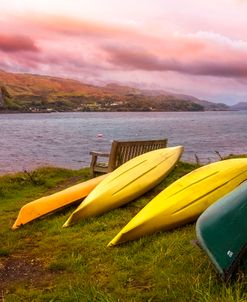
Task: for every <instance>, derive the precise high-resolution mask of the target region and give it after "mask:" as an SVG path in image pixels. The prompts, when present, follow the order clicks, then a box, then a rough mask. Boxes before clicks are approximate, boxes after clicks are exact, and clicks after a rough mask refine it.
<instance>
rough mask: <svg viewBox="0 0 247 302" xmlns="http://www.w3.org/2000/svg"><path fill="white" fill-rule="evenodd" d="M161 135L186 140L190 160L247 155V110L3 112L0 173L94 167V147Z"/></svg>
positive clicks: (175, 141) (171, 143) (170, 140)
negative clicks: (113, 141)
mask: <svg viewBox="0 0 247 302" xmlns="http://www.w3.org/2000/svg"><path fill="white" fill-rule="evenodd" d="M161 138H167V139H168V146H175V145H183V146H184V147H185V151H184V154H183V157H182V160H185V161H191V162H195V158H196V157H197V158H198V159H199V160H200V162H202V163H208V162H211V161H216V160H218V159H219V156H218V155H217V152H219V154H220V155H221V156H225V155H228V154H231V153H234V154H243V153H244V154H247V111H225V112H75V113H71V112H67V113H47V114H46V113H42V114H39V113H36V114H31V113H30V114H21V113H19V114H0V174H4V173H8V172H15V171H23V170H31V169H33V168H36V167H38V166H43V165H53V166H59V167H65V168H72V169H79V168H81V167H86V166H89V163H90V155H89V152H90V151H91V150H97V151H109V150H110V146H111V141H112V140H113V139H116V140H139V139H140V140H141V139H148V140H149V139H161Z"/></svg>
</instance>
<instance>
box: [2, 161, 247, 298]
mask: <svg viewBox="0 0 247 302" xmlns="http://www.w3.org/2000/svg"><path fill="white" fill-rule="evenodd" d="M195 168H196V166H195V165H194V164H189V163H179V164H178V166H177V167H176V169H175V170H174V171H173V172H172V173H171V174H170V175H169V177H168V178H167V179H166V180H164V181H163V182H162V183H161V184H160V185H158V186H157V187H156V188H154V189H153V190H152V191H150V192H148V193H146V194H145V195H144V196H142V197H141V198H139V199H138V200H136V201H134V202H132V203H130V204H128V205H127V206H125V207H122V208H120V209H116V210H113V211H111V212H109V213H107V214H105V215H102V216H100V217H97V218H91V219H88V220H86V221H81V222H80V223H79V224H77V225H75V226H73V227H70V228H65V229H64V228H62V225H63V223H64V222H65V221H66V220H67V218H68V216H69V215H70V214H71V213H72V211H73V210H74V209H75V207H73V206H72V207H70V208H68V209H64V210H62V211H60V212H57V213H54V214H52V215H48V216H46V217H44V218H42V219H37V220H36V221H33V222H32V223H29V224H27V225H25V226H23V227H21V228H20V229H18V230H16V231H12V230H11V229H10V228H11V226H12V224H13V223H14V221H15V219H16V217H17V214H18V211H19V209H20V207H21V206H22V205H24V204H26V203H27V202H30V201H32V200H34V199H36V198H39V197H41V196H44V195H48V194H51V193H54V192H56V191H59V190H61V189H63V188H65V187H68V186H71V185H73V184H75V183H77V182H80V181H82V180H86V179H88V178H89V171H88V169H82V170H78V171H70V170H65V169H58V168H42V169H38V170H36V171H34V172H26V173H19V174H15V175H7V176H3V177H0V219H1V220H0V238H1V241H0V297H1V292H2V293H3V296H4V301H5V302H9V301H13V302H18V301H28V302H29V301H38V302H39V301H71V302H74V301H89V302H90V301H97V302H115V301H134V302H139V301H140V302H141V301H155V302H156V301H162V302H163V301H168V302H169V301H174V302H177V301H178V302H179V301H203V302H211V301H212V302H222V301H226V302H228V301H229V302H233V301H234V302H236V301H237V302H238V301H247V291H246V289H247V283H246V280H245V279H242V280H241V281H240V280H239V281H237V282H235V283H232V284H230V285H228V286H226V285H224V284H223V283H222V282H221V281H219V279H218V278H217V276H216V273H215V271H214V269H213V266H212V264H211V263H210V261H209V260H208V258H207V257H206V255H205V254H204V253H203V252H202V250H200V249H199V248H198V247H197V246H195V245H194V244H192V243H191V241H192V240H194V239H195V237H196V236H195V225H194V224H191V225H187V226H185V227H183V228H179V229H176V230H174V231H171V232H159V233H156V234H153V235H150V236H146V237H143V238H141V239H139V240H136V241H133V242H129V243H126V244H123V245H120V246H116V247H114V248H107V247H106V246H107V244H108V243H109V241H110V240H111V239H112V238H113V237H114V236H115V235H116V234H117V233H118V232H119V231H120V230H121V228H122V227H123V226H124V225H125V224H126V223H127V222H128V221H129V220H130V219H131V218H132V217H133V216H134V215H135V214H136V213H137V212H138V211H139V210H140V209H141V208H143V206H145V205H146V204H147V203H148V202H149V201H150V200H151V199H152V198H153V197H154V196H155V195H157V194H158V193H159V192H160V191H161V190H163V189H164V188H165V187H166V186H167V185H169V184H170V183H172V182H173V181H175V180H176V179H178V178H179V177H181V176H183V175H184V174H186V173H188V172H190V171H191V170H193V169H195ZM6 267H9V270H8V271H6V269H5V268H6ZM4 269H5V270H4ZM1 274H2V277H1ZM0 300H1V298H0Z"/></svg>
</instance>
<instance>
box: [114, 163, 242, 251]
mask: <svg viewBox="0 0 247 302" xmlns="http://www.w3.org/2000/svg"><path fill="white" fill-rule="evenodd" d="M246 179H247V158H239V159H228V160H223V161H219V162H216V163H212V164H209V165H206V166H203V167H201V168H198V169H196V170H194V171H192V172H190V173H189V174H187V175H185V176H183V177H181V178H180V179H178V180H177V181H175V182H174V183H172V184H171V185H170V186H168V187H167V188H166V189H165V190H163V191H162V192H161V193H159V194H158V195H157V196H156V197H155V198H154V199H152V200H151V201H150V202H149V203H148V204H147V205H146V206H145V207H144V208H143V209H142V210H141V211H140V212H139V213H138V214H137V215H136V216H135V217H134V218H133V219H132V220H131V221H130V222H129V223H128V224H127V225H126V226H125V227H124V228H123V229H122V230H121V231H120V232H119V233H118V235H117V236H116V237H115V238H114V239H113V240H112V241H111V242H110V243H109V244H108V246H113V245H116V244H119V243H122V242H126V241H129V240H134V239H137V238H139V237H141V236H144V235H147V234H151V233H153V232H155V231H159V230H170V229H172V228H175V227H178V226H181V225H183V224H186V223H188V222H193V221H195V220H196V218H197V217H198V216H199V215H200V214H201V213H202V212H203V211H204V210H205V209H206V208H207V207H208V206H209V205H211V204H212V203H213V202H215V201H217V200H218V199H219V198H221V197H222V196H224V195H225V194H227V193H228V192H230V191H232V190H233V189H234V188H235V187H237V186H238V185H239V184H240V183H242V182H243V181H244V180H246Z"/></svg>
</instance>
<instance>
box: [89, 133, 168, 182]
mask: <svg viewBox="0 0 247 302" xmlns="http://www.w3.org/2000/svg"><path fill="white" fill-rule="evenodd" d="M166 146H167V139H162V140H149V141H147V140H145V141H116V140H114V141H113V142H112V145H111V151H110V153H102V152H95V151H91V152H90V154H91V155H92V160H91V165H90V169H91V175H92V177H94V176H95V174H96V173H109V172H112V171H113V170H115V169H116V168H117V167H119V166H121V165H122V164H123V163H125V162H126V161H128V160H130V159H132V158H134V157H136V156H138V155H141V154H143V153H146V152H149V151H152V150H156V149H161V148H166ZM99 157H105V158H108V162H107V163H102V162H98V158H99Z"/></svg>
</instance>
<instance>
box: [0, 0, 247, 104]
mask: <svg viewBox="0 0 247 302" xmlns="http://www.w3.org/2000/svg"><path fill="white" fill-rule="evenodd" d="M0 12H1V14H0V69H3V70H5V71H13V72H28V73H37V74H45V75H52V76H60V77H67V78H74V79H78V80H81V81H84V82H87V83H93V84H97V85H104V84H105V83H109V82H119V83H123V84H128V85H132V86H136V87H139V88H145V89H146V88H148V89H163V90H166V91H171V92H176V93H183V94H190V95H193V96H196V97H199V98H201V99H206V100H209V101H214V102H224V103H227V104H233V103H236V102H240V101H247V0H170V1H168V0H139V1H138V0H137V1H133V0H124V1H119V0H42V1H41V0H37V1H34V0H19V1H17V0H10V1H7V0H0Z"/></svg>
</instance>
